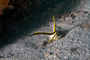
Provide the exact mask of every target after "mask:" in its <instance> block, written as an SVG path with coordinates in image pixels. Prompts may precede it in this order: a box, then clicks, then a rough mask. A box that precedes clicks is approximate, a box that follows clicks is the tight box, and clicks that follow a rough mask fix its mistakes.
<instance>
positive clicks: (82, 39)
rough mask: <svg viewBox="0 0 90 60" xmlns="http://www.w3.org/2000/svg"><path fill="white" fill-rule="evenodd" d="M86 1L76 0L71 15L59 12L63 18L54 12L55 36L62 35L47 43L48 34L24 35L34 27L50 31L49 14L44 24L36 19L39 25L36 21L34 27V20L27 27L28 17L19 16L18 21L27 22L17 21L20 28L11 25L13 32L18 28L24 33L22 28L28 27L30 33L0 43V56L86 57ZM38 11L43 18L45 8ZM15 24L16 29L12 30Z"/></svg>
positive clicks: (7, 59)
mask: <svg viewBox="0 0 90 60" xmlns="http://www.w3.org/2000/svg"><path fill="white" fill-rule="evenodd" d="M89 3H90V0H86V1H81V4H78V5H77V6H76V7H74V8H73V9H72V10H71V11H72V12H74V13H73V14H75V15H76V17H75V18H72V16H69V13H67V15H66V14H63V16H64V18H63V17H58V16H57V14H55V18H56V25H57V30H58V33H59V37H60V35H63V37H62V38H59V40H57V41H53V42H51V43H50V44H47V41H48V39H49V38H48V36H46V35H34V36H27V35H28V34H31V33H33V32H35V31H47V32H51V31H52V29H53V20H52V17H51V16H50V17H49V18H48V20H49V22H47V23H46V24H45V22H44V20H40V21H38V22H37V23H39V25H40V23H42V26H40V27H37V23H36V24H35V25H34V24H33V25H32V26H31V25H30V26H31V27H37V28H35V30H33V29H31V27H30V29H29V26H28V25H29V23H30V21H28V19H29V18H27V19H26V21H24V20H22V21H21V22H24V23H27V24H28V25H22V24H23V23H21V25H22V26H23V30H19V29H20V27H17V26H14V27H13V28H11V29H13V31H14V32H17V34H20V33H21V32H23V34H24V33H25V32H28V30H30V33H29V32H28V34H25V35H21V36H20V37H19V38H17V39H15V40H16V41H14V42H12V43H9V44H7V45H5V46H3V47H2V48H1V49H0V60H89V59H90V47H89V46H90V37H89V36H90V4H89ZM59 5H60V4H58V6H59ZM58 8H59V7H58ZM53 11H55V10H53ZM56 13H57V12H56ZM42 14H44V15H43V17H41V18H43V19H44V18H45V19H46V17H45V16H46V15H47V12H42V13H41V15H42ZM45 14H46V15H45ZM37 15H38V14H37ZM41 15H40V16H41ZM75 15H74V16H75ZM35 19H36V21H37V19H38V20H39V17H38V16H37V17H35ZM33 20H34V19H33ZM46 21H47V20H46ZM34 22H35V21H34ZM19 23H20V22H19ZM30 24H31V23H30ZM44 24H45V25H44ZM15 25H16V24H15ZM22 26H21V29H22ZM73 27H74V28H73ZM15 28H16V30H14V29H15ZM26 29H27V30H26ZM31 30H32V31H31ZM20 31H21V32H20ZM24 31H25V32H24ZM14 34H15V33H14ZM14 34H12V36H11V37H12V38H13V37H14ZM21 34H22V33H21ZM7 35H8V34H6V35H5V36H7ZM5 38H9V37H4V38H3V39H5ZM6 40H8V39H6ZM11 40H12V39H11ZM11 40H10V41H11ZM8 41H9V40H8ZM0 43H1V42H0Z"/></svg>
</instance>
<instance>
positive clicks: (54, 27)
mask: <svg viewBox="0 0 90 60" xmlns="http://www.w3.org/2000/svg"><path fill="white" fill-rule="evenodd" d="M55 31H56V25H55V18H54V16H53V32H55Z"/></svg>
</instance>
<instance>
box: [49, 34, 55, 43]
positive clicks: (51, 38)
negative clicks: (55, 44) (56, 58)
mask: <svg viewBox="0 0 90 60" xmlns="http://www.w3.org/2000/svg"><path fill="white" fill-rule="evenodd" d="M55 36H56V34H55V35H54V36H53V37H52V38H51V39H50V40H48V43H49V42H50V41H51V40H53V39H54V38H55Z"/></svg>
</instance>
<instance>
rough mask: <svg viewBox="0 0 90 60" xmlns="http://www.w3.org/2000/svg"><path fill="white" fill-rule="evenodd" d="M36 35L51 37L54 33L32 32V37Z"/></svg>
mask: <svg viewBox="0 0 90 60" xmlns="http://www.w3.org/2000/svg"><path fill="white" fill-rule="evenodd" d="M36 34H44V35H52V34H54V32H52V33H49V32H34V33H33V34H32V35H36Z"/></svg>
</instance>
